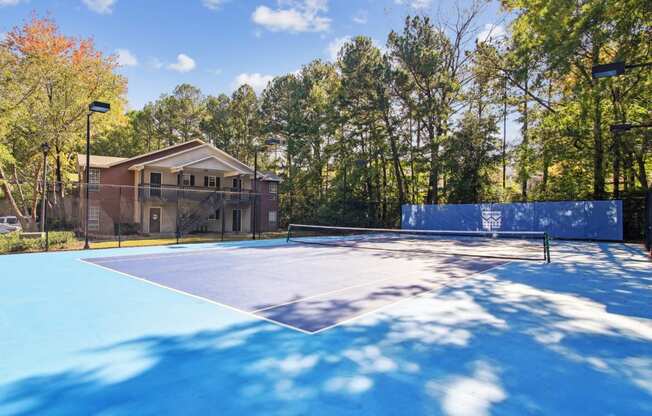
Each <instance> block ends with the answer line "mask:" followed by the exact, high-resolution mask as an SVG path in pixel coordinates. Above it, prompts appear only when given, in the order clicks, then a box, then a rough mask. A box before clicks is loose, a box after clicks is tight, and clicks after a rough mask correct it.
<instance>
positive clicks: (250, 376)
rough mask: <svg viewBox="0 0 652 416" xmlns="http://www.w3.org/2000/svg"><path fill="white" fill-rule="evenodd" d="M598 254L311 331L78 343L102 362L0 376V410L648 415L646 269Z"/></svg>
mask: <svg viewBox="0 0 652 416" xmlns="http://www.w3.org/2000/svg"><path fill="white" fill-rule="evenodd" d="M596 253H597V254H596V257H595V258H594V259H592V262H591V264H593V265H591V264H589V263H579V262H568V263H567V264H561V263H560V264H553V265H552V266H546V267H538V266H535V265H531V264H524V263H518V264H517V263H512V264H510V265H507V266H505V267H504V268H501V269H499V270H498V271H495V272H492V273H488V274H486V275H482V276H477V277H476V278H473V279H464V280H463V281H462V280H461V281H460V282H461V284H460V285H457V286H456V287H442V288H441V289H440V290H438V291H435V292H433V293H432V294H429V295H427V296H424V297H421V298H417V299H413V300H411V301H410V302H407V303H403V304H400V305H397V306H395V307H393V308H390V309H387V310H385V311H383V312H382V313H377V314H374V315H371V316H367V317H365V318H362V319H361V320H358V321H354V322H353V323H351V324H349V325H345V326H340V327H338V328H334V329H332V330H330V331H326V332H324V333H320V334H317V335H303V334H300V333H297V332H294V331H290V330H287V329H284V328H280V327H278V326H275V325H271V324H267V323H265V322H261V321H253V322H246V323H240V324H233V325H231V326H228V327H225V328H223V329H220V330H215V331H201V332H196V333H193V334H190V335H177V336H172V335H161V336H148V337H134V338H133V339H129V340H125V341H124V342H120V343H116V344H110V345H105V346H103V347H101V348H97V349H93V350H85V351H79V352H78V354H79V355H80V356H84V357H86V358H88V357H91V358H93V357H97V358H98V360H97V361H98V363H99V362H102V363H104V364H102V365H99V364H98V366H97V367H95V368H90V369H89V368H86V369H84V370H80V369H76V368H75V367H71V368H69V369H68V370H67V371H61V372H56V373H51V374H41V375H38V376H33V377H29V378H24V379H21V380H17V381H15V382H12V383H10V384H0V414H10V415H33V414H62V415H63V414H65V415H70V414H98V413H103V414H112V415H133V414H139V415H154V414H156V415H160V414H179V413H181V414H220V415H232V414H233V415H249V414H284V415H285V414H289V415H298V414H311V415H334V414H338V415H339V414H351V415H353V414H356V415H359V414H368V415H372V414H373V415H375V414H434V415H478V416H482V415H488V414H500V415H514V416H516V415H519V416H520V415H524V414H541V415H573V416H575V415H579V414H590V415H610V414H617V415H642V414H650V412H652V385H651V384H650V379H651V376H652V352H651V351H652V323H651V322H650V321H649V318H650V317H651V316H650V311H649V303H648V304H647V305H644V303H645V302H647V301H648V300H649V294H650V283H649V279H650V277H651V276H650V275H651V272H650V271H649V268H647V269H643V268H641V269H638V268H636V267H635V266H632V263H631V262H629V261H625V260H619V258H620V257H619V256H620V255H621V254H622V253H616V252H613V251H611V249H609V248H605V249H601V250H599V251H597V252H596ZM609 264H611V266H609ZM418 289H419V288H413V289H410V290H418ZM388 290H391V288H389V289H388ZM379 296H382V294H381V295H379ZM333 306H341V307H347V305H333ZM641 318H648V319H641ZM44 348H47V346H46V345H44ZM100 358H101V359H100Z"/></svg>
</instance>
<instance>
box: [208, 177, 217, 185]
mask: <svg viewBox="0 0 652 416" xmlns="http://www.w3.org/2000/svg"><path fill="white" fill-rule="evenodd" d="M206 177H207V178H208V187H209V188H217V176H213V175H206ZM211 180H212V181H213V184H212V185H211Z"/></svg>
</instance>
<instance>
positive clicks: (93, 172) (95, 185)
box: [88, 168, 102, 192]
mask: <svg viewBox="0 0 652 416" xmlns="http://www.w3.org/2000/svg"><path fill="white" fill-rule="evenodd" d="M101 181H102V170H101V169H99V168H90V169H89V170H88V190H89V191H93V192H96V191H99V190H100V182H101Z"/></svg>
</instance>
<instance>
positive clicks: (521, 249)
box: [287, 224, 550, 263]
mask: <svg viewBox="0 0 652 416" xmlns="http://www.w3.org/2000/svg"><path fill="white" fill-rule="evenodd" d="M287 241H288V242H290V241H292V242H295V243H302V244H319V245H329V246H339V247H349V248H352V249H369V250H387V251H397V252H407V253H414V254H428V253H441V254H449V255H459V256H475V257H490V258H503V259H515V260H539V261H545V262H547V263H550V240H549V238H548V235H547V233H545V232H539V231H450V230H404V229H387V228H357V227H333V226H324V225H306V224H290V225H289V227H288V234H287Z"/></svg>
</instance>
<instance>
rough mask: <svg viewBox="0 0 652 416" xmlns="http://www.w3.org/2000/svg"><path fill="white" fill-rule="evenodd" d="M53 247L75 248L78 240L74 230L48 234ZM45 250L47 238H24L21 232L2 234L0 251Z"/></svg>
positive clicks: (0, 236)
mask: <svg viewBox="0 0 652 416" xmlns="http://www.w3.org/2000/svg"><path fill="white" fill-rule="evenodd" d="M48 241H49V246H50V248H51V249H57V248H58V249H62V248H73V247H72V246H74V243H75V242H76V239H75V234H74V233H73V232H72V231H53V232H51V233H49V234H48ZM43 250H45V238H22V237H21V235H20V233H9V234H3V235H0V253H19V252H23V251H43Z"/></svg>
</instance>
